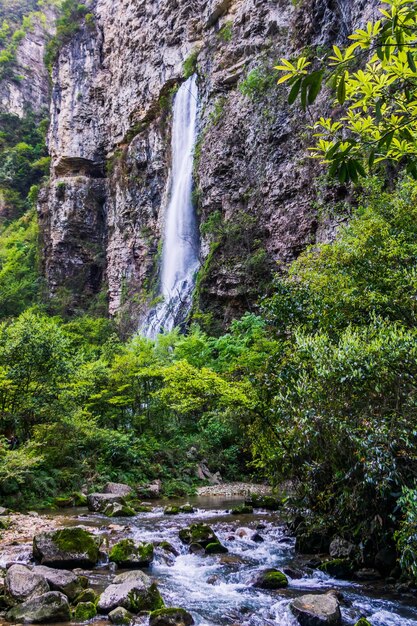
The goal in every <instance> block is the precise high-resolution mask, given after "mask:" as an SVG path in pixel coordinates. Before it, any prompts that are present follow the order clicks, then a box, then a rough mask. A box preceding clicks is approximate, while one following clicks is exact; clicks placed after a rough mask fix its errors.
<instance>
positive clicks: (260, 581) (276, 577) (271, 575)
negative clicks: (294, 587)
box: [253, 569, 288, 589]
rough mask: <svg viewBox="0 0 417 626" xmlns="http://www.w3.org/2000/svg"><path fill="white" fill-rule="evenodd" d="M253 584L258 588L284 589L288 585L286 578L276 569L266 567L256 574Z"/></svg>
mask: <svg viewBox="0 0 417 626" xmlns="http://www.w3.org/2000/svg"><path fill="white" fill-rule="evenodd" d="M253 586H254V587H258V588H259V589H285V587H288V578H287V577H286V575H285V574H283V572H281V571H280V570H278V569H266V570H264V571H263V572H261V573H260V574H259V575H258V577H257V579H256V580H255V582H254V583H253Z"/></svg>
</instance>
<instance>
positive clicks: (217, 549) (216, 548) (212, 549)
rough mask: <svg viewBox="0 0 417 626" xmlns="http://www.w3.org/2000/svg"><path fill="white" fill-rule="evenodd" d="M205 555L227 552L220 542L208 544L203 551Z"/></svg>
mask: <svg viewBox="0 0 417 626" xmlns="http://www.w3.org/2000/svg"><path fill="white" fill-rule="evenodd" d="M205 552H206V554H227V552H229V550H228V549H227V548H226V546H224V545H223V544H221V543H220V541H214V542H213V543H209V544H208V546H206V549H205Z"/></svg>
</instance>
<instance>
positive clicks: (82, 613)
mask: <svg viewBox="0 0 417 626" xmlns="http://www.w3.org/2000/svg"><path fill="white" fill-rule="evenodd" d="M96 615H97V609H96V605H95V604H94V603H93V602H80V604H77V606H76V607H75V611H74V619H76V620H78V621H80V622H87V621H88V620H90V619H93V617H95V616H96Z"/></svg>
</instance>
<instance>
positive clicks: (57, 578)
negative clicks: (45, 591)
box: [33, 565, 82, 600]
mask: <svg viewBox="0 0 417 626" xmlns="http://www.w3.org/2000/svg"><path fill="white" fill-rule="evenodd" d="M33 572H36V573H37V574H39V575H40V576H43V577H44V578H45V580H46V581H47V582H48V584H49V586H50V588H51V590H52V591H60V592H61V593H63V594H64V595H66V596H67V597H68V598H69V600H74V598H75V597H76V596H77V595H78V594H79V593H81V591H82V587H81V585H80V583H79V580H78V576H77V575H76V574H74V573H73V572H69V571H68V570H62V569H54V568H53V567H46V566H45V565H39V566H38V567H35V568H34V570H33Z"/></svg>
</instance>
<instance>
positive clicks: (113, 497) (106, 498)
mask: <svg viewBox="0 0 417 626" xmlns="http://www.w3.org/2000/svg"><path fill="white" fill-rule="evenodd" d="M115 503H118V504H126V501H125V498H124V497H123V496H120V495H118V494H117V493H90V494H89V495H88V496H87V506H88V508H89V509H90V511H93V512H95V513H103V511H104V510H105V508H106V507H107V506H108V505H109V504H115Z"/></svg>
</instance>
